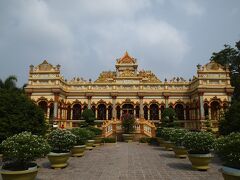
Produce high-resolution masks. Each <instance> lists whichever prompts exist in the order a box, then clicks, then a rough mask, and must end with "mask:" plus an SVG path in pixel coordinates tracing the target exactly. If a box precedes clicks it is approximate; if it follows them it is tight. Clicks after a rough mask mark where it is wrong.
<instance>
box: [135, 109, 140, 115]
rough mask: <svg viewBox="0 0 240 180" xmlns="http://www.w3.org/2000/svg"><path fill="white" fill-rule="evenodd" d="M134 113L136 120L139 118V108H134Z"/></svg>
mask: <svg viewBox="0 0 240 180" xmlns="http://www.w3.org/2000/svg"><path fill="white" fill-rule="evenodd" d="M135 111H136V118H139V112H140V107H139V106H136V107H135Z"/></svg>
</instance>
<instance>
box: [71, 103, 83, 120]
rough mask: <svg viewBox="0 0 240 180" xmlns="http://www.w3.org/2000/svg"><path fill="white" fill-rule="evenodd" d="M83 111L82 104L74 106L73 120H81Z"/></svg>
mask: <svg viewBox="0 0 240 180" xmlns="http://www.w3.org/2000/svg"><path fill="white" fill-rule="evenodd" d="M81 110H82V107H81V105H80V104H74V105H73V116H72V119H73V120H80V119H81V115H82V114H81Z"/></svg>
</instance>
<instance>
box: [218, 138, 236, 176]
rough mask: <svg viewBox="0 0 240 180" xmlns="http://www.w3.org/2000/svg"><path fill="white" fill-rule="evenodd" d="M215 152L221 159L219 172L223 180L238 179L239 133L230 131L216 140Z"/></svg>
mask: <svg viewBox="0 0 240 180" xmlns="http://www.w3.org/2000/svg"><path fill="white" fill-rule="evenodd" d="M215 150H216V153H217V154H218V156H219V157H220V159H221V160H222V161H223V163H224V164H223V167H222V168H221V172H222V174H223V177H224V179H225V180H239V179H240V133H231V134H229V135H228V136H225V137H220V138H218V139H217V141H216V146H215Z"/></svg>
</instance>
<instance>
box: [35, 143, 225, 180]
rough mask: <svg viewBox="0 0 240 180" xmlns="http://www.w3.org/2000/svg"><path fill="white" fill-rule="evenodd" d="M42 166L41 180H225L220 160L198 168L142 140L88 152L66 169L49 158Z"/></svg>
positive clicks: (39, 175) (106, 146) (105, 146)
mask: <svg viewBox="0 0 240 180" xmlns="http://www.w3.org/2000/svg"><path fill="white" fill-rule="evenodd" d="M38 164H39V165H40V166H41V168H40V170H39V173H38V176H37V179H38V180H45V179H46V180H56V179H59V180H95V179H99V180H115V179H119V180H124V179H129V180H143V179H146V180H152V179H162V180H165V179H169V180H175V179H177V180H206V179H208V180H222V179H223V178H222V175H221V173H219V172H218V169H219V167H220V165H219V163H218V162H217V160H216V159H214V162H213V163H212V164H211V165H210V166H211V168H210V169H209V170H208V171H195V170H192V169H191V165H190V163H189V161H188V160H187V159H177V158H175V157H174V155H173V152H169V151H165V150H163V149H162V148H161V147H156V146H149V145H147V144H139V143H117V144H107V145H103V146H101V147H98V148H95V149H94V150H92V151H86V153H85V156H83V157H80V158H70V160H69V166H68V167H66V168H65V169H61V170H54V169H51V168H50V164H49V162H48V160H47V159H45V158H44V159H40V160H38Z"/></svg>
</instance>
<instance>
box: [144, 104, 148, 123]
mask: <svg viewBox="0 0 240 180" xmlns="http://www.w3.org/2000/svg"><path fill="white" fill-rule="evenodd" d="M143 112H144V119H146V120H148V107H147V106H144V107H143Z"/></svg>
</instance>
